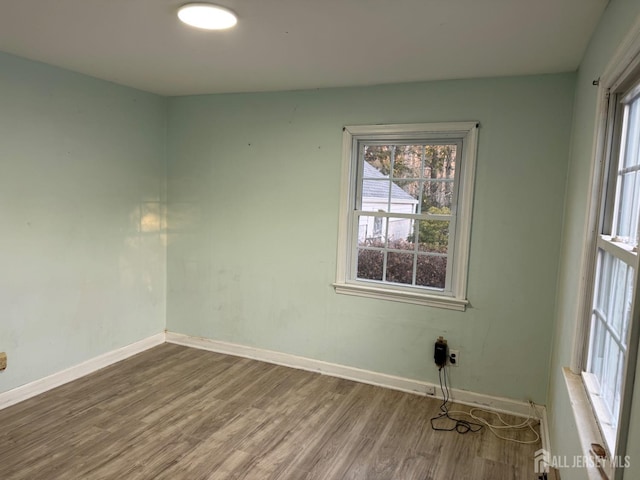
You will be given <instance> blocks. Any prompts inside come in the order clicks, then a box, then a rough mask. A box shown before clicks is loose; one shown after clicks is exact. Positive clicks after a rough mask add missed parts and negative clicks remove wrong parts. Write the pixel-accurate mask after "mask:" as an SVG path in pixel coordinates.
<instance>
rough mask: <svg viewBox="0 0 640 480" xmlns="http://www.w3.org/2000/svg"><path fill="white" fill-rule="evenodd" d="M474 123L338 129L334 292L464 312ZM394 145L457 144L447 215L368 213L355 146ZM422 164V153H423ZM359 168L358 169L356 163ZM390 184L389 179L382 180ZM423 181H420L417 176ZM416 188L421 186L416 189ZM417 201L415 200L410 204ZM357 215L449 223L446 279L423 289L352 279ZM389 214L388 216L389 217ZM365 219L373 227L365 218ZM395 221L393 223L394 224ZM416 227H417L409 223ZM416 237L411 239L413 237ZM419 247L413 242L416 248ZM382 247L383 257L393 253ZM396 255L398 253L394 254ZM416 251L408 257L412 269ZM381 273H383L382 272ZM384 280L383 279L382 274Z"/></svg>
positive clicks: (376, 210) (354, 275)
mask: <svg viewBox="0 0 640 480" xmlns="http://www.w3.org/2000/svg"><path fill="white" fill-rule="evenodd" d="M478 128H479V124H478V122H450V123H424V124H394V125H355V126H346V127H344V129H343V148H342V184H341V196H340V213H339V227H338V249H337V272H336V282H335V283H334V287H335V290H336V292H337V293H340V294H347V295H358V296H363V297H369V298H377V299H384V300H392V301H398V302H406V303H413V304H418V305H427V306H432V307H439V308H446V309H452V310H459V311H464V310H465V309H466V306H467V304H468V303H469V302H468V300H467V271H468V264H469V247H470V245H469V244H470V237H471V216H472V207H473V188H474V175H475V164H476V156H477V143H478ZM375 142H378V143H383V144H394V142H398V143H400V144H405V145H406V144H414V143H415V144H425V143H426V144H430V143H431V142H434V143H436V144H443V143H446V144H452V145H458V148H460V149H461V150H462V154H461V155H460V156H459V157H456V160H455V177H454V179H453V185H454V186H453V200H452V203H451V212H450V215H442V216H438V215H434V214H425V215H423V216H420V215H417V214H410V213H402V212H403V211H405V210H402V211H401V210H398V211H397V212H396V213H393V214H391V213H387V212H385V209H384V208H380V207H379V206H377V205H376V206H373V205H372V207H371V209H370V210H372V211H369V210H367V211H366V212H363V211H361V210H358V209H359V208H362V192H361V191H359V188H360V187H359V185H362V182H363V180H362V178H363V173H362V172H361V171H359V170H361V168H359V164H364V160H363V157H362V154H361V150H362V149H361V148H360V145H362V144H363V143H372V144H373V143H375ZM423 163H424V157H423ZM362 168H364V167H362ZM388 180H389V181H388V183H389V184H390V188H392V187H395V185H393V183H394V181H395V179H391V178H389V179H388ZM423 183H426V181H424V180H423ZM421 188H422V187H421ZM416 203H417V202H416ZM362 216H366V217H372V218H376V219H377V218H383V219H385V220H384V221H383V222H377V223H376V225H380V224H384V225H387V224H388V223H389V222H391V221H392V220H396V221H399V220H402V219H403V218H406V219H407V222H416V223H417V222H419V221H420V220H424V219H425V218H428V219H429V220H447V221H449V227H450V229H449V238H448V242H449V243H448V250H447V253H446V254H445V257H446V269H447V272H446V282H445V285H444V287H443V288H428V287H424V286H419V285H417V284H416V282H415V278H416V273H415V271H414V273H413V278H414V284H412V285H404V284H397V283H392V282H386V281H376V280H364V281H363V280H362V279H359V278H357V273H356V262H357V255H358V236H359V228H364V227H363V226H364V225H365V224H366V222H365V221H363V220H361V217H362ZM392 217H393V218H392ZM367 220H369V223H371V224H372V225H373V222H371V221H370V220H371V219H370V218H368V219H367ZM398 223H399V222H398ZM415 228H417V227H415ZM417 238H418V237H417V235H416V239H417ZM418 248H419V247H418V246H416V252H417V249H418ZM383 250H385V268H386V255H387V254H391V255H392V254H393V253H394V252H393V251H391V252H387V251H386V249H383ZM395 253H398V252H395ZM419 256H420V255H418V254H416V255H415V256H414V269H416V268H417V267H416V261H417V260H415V259H417V258H418V257H419ZM384 275H386V271H385V274H384ZM383 280H384V278H383Z"/></svg>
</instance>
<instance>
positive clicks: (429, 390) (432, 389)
mask: <svg viewBox="0 0 640 480" xmlns="http://www.w3.org/2000/svg"><path fill="white" fill-rule="evenodd" d="M424 393H425V394H427V395H431V396H432V397H433V396H435V394H436V386H435V385H427V386H426V387H425V389H424Z"/></svg>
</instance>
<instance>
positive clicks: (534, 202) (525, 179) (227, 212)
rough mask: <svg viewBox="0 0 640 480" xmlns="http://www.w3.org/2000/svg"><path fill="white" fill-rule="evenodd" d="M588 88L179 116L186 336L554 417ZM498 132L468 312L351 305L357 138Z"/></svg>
mask: <svg viewBox="0 0 640 480" xmlns="http://www.w3.org/2000/svg"><path fill="white" fill-rule="evenodd" d="M574 81H575V76H574V75H573V74H563V75H547V76H534V77H515V78H499V79H481V80H468V81H447V82H431V83H415V84H403V85H391V86H380V87H369V88H347V89H329V90H314V91H297V92H283V93H259V94H238V95H209V96H192V97H181V98H172V99H170V101H169V136H168V200H169V215H168V225H169V232H170V234H169V244H168V254H167V258H168V267H167V268H168V303H167V328H168V330H170V331H173V332H178V333H183V334H188V335H194V336H201V337H207V338H212V339H216V340H222V341H229V342H235V343H239V344H243V345H249V346H255V347H260V348H265V349H271V350H277V351H280V352H287V353H291V354H296V355H301V356H305V357H310V358H314V359H319V360H324V361H328V362H335V363H339V364H344V365H349V366H353V367H358V368H363V369H367V370H373V371H376V372H383V373H387V374H391V375H398V376H401V377H408V378H413V379H419V380H425V381H429V382H437V378H438V377H437V370H436V369H435V367H434V366H433V359H432V356H433V342H434V341H435V339H436V338H437V336H438V335H445V336H446V337H447V338H448V339H449V343H450V345H451V346H452V347H455V348H458V349H460V351H461V361H460V364H461V367H460V368H459V369H455V370H454V371H453V372H452V381H453V385H454V387H457V388H462V389H467V390H471V391H474V392H483V393H487V394H491V395H498V396H504V397H510V398H514V399H521V400H524V399H533V400H535V401H537V402H540V403H543V402H544V401H545V399H546V387H547V379H548V369H549V356H550V344H551V330H552V326H553V313H554V301H555V291H556V278H557V264H558V255H559V247H560V231H561V216H562V204H563V198H564V187H565V174H566V159H567V156H568V146H569V142H568V140H569V137H570V126H571V111H572V101H573V91H574V90H573V89H574ZM456 120H458V121H461V120H478V121H480V122H481V125H482V127H481V129H480V137H479V138H480V141H479V155H478V167H477V176H476V195H475V206H474V218H473V229H472V244H471V256H470V272H469V288H468V292H469V295H468V296H469V299H470V301H471V304H472V306H471V308H469V309H468V310H467V311H466V312H464V313H461V312H452V311H448V310H442V309H436V308H429V307H421V306H415V305H407V304H403V303H394V302H387V301H379V300H373V299H366V298H359V297H349V296H342V295H337V294H335V293H334V291H333V288H332V286H331V283H332V282H333V281H334V279H335V267H336V241H337V227H338V197H339V191H340V165H341V142H342V127H343V126H344V125H350V124H375V123H410V122H440V121H456Z"/></svg>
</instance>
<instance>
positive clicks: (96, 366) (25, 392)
mask: <svg viewBox="0 0 640 480" xmlns="http://www.w3.org/2000/svg"><path fill="white" fill-rule="evenodd" d="M163 343H165V333H164V332H163V333H159V334H157V335H153V336H151V337H148V338H145V339H143V340H140V341H139V342H135V343H132V344H131V345H127V346H126V347H122V348H118V349H117V350H113V351H111V352H107V353H105V354H102V355H99V356H97V357H94V358H91V359H89V360H87V361H86V362H82V363H80V364H78V365H74V366H73V367H70V368H67V369H65V370H62V371H60V372H56V373H54V374H52V375H49V376H48V377H44V378H41V379H40V380H36V381H34V382H31V383H27V384H26V385H22V386H20V387H17V388H14V389H13V390H9V391H7V392H4V393H0V410H2V409H3V408H6V407H9V406H11V405H14V404H16V403H19V402H22V401H23V400H26V399H28V398H31V397H35V396H36V395H40V394H41V393H44V392H46V391H48V390H51V389H53V388H56V387H59V386H60V385H64V384H65V383H68V382H71V381H72V380H76V379H78V378H80V377H84V376H85V375H88V374H90V373H93V372H95V371H96V370H100V369H101V368H104V367H108V366H109V365H111V364H113V363H116V362H119V361H120V360H124V359H125V358H128V357H131V356H133V355H135V354H137V353H140V352H143V351H145V350H148V349H149V348H152V347H155V346H157V345H161V344H163Z"/></svg>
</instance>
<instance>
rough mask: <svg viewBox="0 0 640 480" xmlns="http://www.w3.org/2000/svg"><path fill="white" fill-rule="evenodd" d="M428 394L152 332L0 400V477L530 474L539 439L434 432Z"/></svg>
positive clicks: (441, 478)
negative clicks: (26, 393) (45, 385)
mask: <svg viewBox="0 0 640 480" xmlns="http://www.w3.org/2000/svg"><path fill="white" fill-rule="evenodd" d="M439 404H440V402H439V401H438V400H436V399H433V398H426V397H421V396H418V395H412V394H408V393H402V392H397V391H394V390H388V389H384V388H380V387H374V386H370V385H364V384H360V383H356V382H351V381H347V380H342V379H337V378H333V377H328V376H323V375H319V374H315V373H310V372H304V371H301V370H295V369H291V368H286V367H280V366H276V365H270V364H267V363H262V362H258V361H254V360H248V359H243V358H238V357H232V356H228V355H220V354H216V353H212V352H206V351H202V350H196V349H191V348H186V347H181V346H178V345H171V344H164V345H161V346H159V347H156V348H153V349H151V350H148V351H146V352H144V353H141V354H139V355H136V356H134V357H131V358H129V359H127V360H125V361H123V362H120V363H118V364H115V365H112V366H110V367H108V368H105V369H103V370H100V371H99V372H96V373H94V374H92V375H89V376H86V377H84V378H81V379H79V380H76V381H74V382H71V383H69V384H66V385H63V386H61V387H59V388H57V389H55V390H52V391H50V392H47V393H45V394H43V395H40V396H38V397H34V398H32V399H29V400H27V401H24V402H22V403H20V404H17V405H14V406H12V407H9V408H7V409H4V410H0V479H3V480H8V479H12V480H13V479H16V480H18V479H25V480H27V479H28V480H39V479H42V480H57V479H61V480H62V479H64V480H74V479H83V480H84V479H91V480H94V479H95V480H99V479H118V480H120V479H127V480H129V479H167V480H168V479H171V480H182V479H185V480H198V479H221V480H223V479H224V480H226V479H245V480H249V479H256V480H258V479H259V480H271V479H274V480H275V479H278V480H289V479H290V480H298V479H300V480H302V479H305V480H312V479H318V480H332V479H335V480H338V479H340V480H342V479H345V480H347V479H363V480H378V479H379V480H391V479H397V480H412V479H416V480H449V479H451V480H454V479H455V480H462V479H474V480H477V479H498V480H509V479H533V478H535V475H534V473H533V454H534V452H535V450H537V449H538V448H540V447H539V445H527V446H522V445H516V444H514V443H511V442H505V441H502V440H499V439H497V438H496V437H495V436H493V435H492V434H491V433H490V432H489V431H486V430H484V431H483V432H481V433H478V434H471V433H469V434H466V435H459V434H456V433H451V432H446V433H445V432H434V431H432V430H431V427H430V424H429V419H430V418H431V417H433V416H434V415H436V414H437V413H438V406H439ZM456 408H458V407H456ZM508 419H510V418H508ZM511 420H514V419H511ZM521 435H522V436H521V437H520V438H522V439H525V438H530V435H531V432H529V435H527V434H526V433H524V432H523V433H521Z"/></svg>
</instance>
